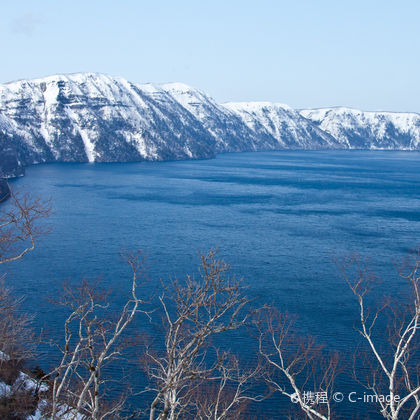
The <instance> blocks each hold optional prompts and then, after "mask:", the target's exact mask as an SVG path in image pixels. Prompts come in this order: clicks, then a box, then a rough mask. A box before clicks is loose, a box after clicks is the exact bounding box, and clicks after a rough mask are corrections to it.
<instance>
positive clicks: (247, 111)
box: [0, 73, 420, 178]
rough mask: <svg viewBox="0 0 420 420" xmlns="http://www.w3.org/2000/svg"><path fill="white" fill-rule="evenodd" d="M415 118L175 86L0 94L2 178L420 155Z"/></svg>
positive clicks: (53, 81) (69, 86) (97, 81)
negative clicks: (79, 168)
mask: <svg viewBox="0 0 420 420" xmlns="http://www.w3.org/2000/svg"><path fill="white" fill-rule="evenodd" d="M419 120H420V116H419V115H418V114H409V113H406V114H403V113H387V112H363V111H357V110H352V109H349V108H328V109H317V110H302V111H300V112H299V111H296V110H294V109H292V108H290V107H289V106H287V105H283V104H277V103H269V102H243V103H227V104H224V105H220V104H218V103H216V102H215V101H214V100H213V99H212V98H211V97H210V96H208V95H207V94H205V93H204V92H202V91H200V90H198V89H194V88H192V87H190V86H187V85H185V84H182V83H169V84H162V85H154V84H135V83H130V82H128V81H127V80H125V79H123V78H120V77H112V76H107V75H103V74H96V73H77V74H70V75H56V76H50V77H45V78H42V79H35V80H21V81H17V82H12V83H7V84H4V85H0V178H1V175H2V174H3V175H6V176H18V175H22V173H23V168H24V167H25V166H27V165H29V164H33V163H40V162H55V161H59V162H126V161H142V160H174V159H194V158H210V157H214V156H215V154H216V153H220V152H240V151H254V150H281V149H325V148H328V149H331V148H362V149H407V150H418V149H420V122H419Z"/></svg>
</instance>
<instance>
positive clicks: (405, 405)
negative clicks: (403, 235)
mask: <svg viewBox="0 0 420 420" xmlns="http://www.w3.org/2000/svg"><path fill="white" fill-rule="evenodd" d="M419 268H420V254H419V252H414V253H412V254H411V256H410V260H409V261H408V263H407V264H404V265H403V266H402V267H401V269H400V276H401V277H402V278H403V279H405V280H406V281H407V283H408V284H409V285H410V286H411V293H410V295H409V297H408V298H407V299H405V301H403V302H402V301H401V300H394V301H393V300H391V299H385V301H384V302H383V303H382V304H380V305H378V306H376V307H374V308H373V309H372V308H371V305H370V304H369V301H368V299H367V298H368V294H369V292H370V291H371V290H372V289H376V290H378V287H380V286H379V284H378V283H377V282H376V281H375V277H374V276H373V275H372V273H371V272H370V270H369V267H368V264H367V262H366V261H364V260H363V259H361V258H360V257H358V256H353V257H350V258H348V259H347V260H346V261H344V263H343V264H341V270H342V273H343V276H344V278H345V280H346V282H347V284H348V285H349V287H350V289H351V291H352V292H353V294H354V295H355V296H356V298H357V302H358V306H359V316H360V324H359V328H358V329H357V331H358V332H359V333H360V335H361V336H362V337H363V339H364V341H365V343H366V344H367V350H366V351H365V352H363V353H362V352H361V351H360V350H359V352H358V354H357V355H356V357H355V363H354V367H353V375H354V378H355V379H356V380H357V381H358V383H359V384H361V385H362V386H364V387H365V388H366V389H367V390H369V391H370V392H371V393H372V394H373V395H374V396H375V398H374V400H373V402H376V403H377V404H378V405H379V411H380V413H381V414H382V416H383V417H385V418H386V419H390V420H397V419H409V420H414V419H417V418H418V416H419V415H420V380H419V378H420V352H419V344H420V340H419V329H420V284H419V280H420V273H419ZM384 342H385V343H384ZM360 362H361V363H360ZM360 364H362V365H363V367H364V368H363V367H360Z"/></svg>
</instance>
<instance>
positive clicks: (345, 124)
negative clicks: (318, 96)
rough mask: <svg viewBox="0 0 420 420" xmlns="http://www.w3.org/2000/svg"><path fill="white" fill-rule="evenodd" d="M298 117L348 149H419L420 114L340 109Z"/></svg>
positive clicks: (313, 110) (314, 110) (303, 113)
mask: <svg viewBox="0 0 420 420" xmlns="http://www.w3.org/2000/svg"><path fill="white" fill-rule="evenodd" d="M301 115H303V116H304V117H305V118H308V119H310V120H311V121H313V122H314V123H315V124H317V125H318V127H319V128H321V129H322V130H324V131H325V132H327V133H329V134H331V135H332V136H333V137H334V138H336V139H337V141H338V142H340V143H341V144H343V145H344V146H345V147H347V148H350V149H355V148H358V149H403V150H418V149H419V148H420V115H419V114H415V113H402V112H401V113H400V112H371V111H360V110H357V109H351V108H345V107H339V108H322V109H307V110H302V111H301Z"/></svg>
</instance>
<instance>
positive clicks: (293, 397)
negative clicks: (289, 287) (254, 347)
mask: <svg viewBox="0 0 420 420" xmlns="http://www.w3.org/2000/svg"><path fill="white" fill-rule="evenodd" d="M256 325H257V328H258V331H259V338H258V342H259V353H260V355H261V356H262V357H263V358H264V360H265V361H266V363H267V373H266V376H265V381H266V383H267V384H268V386H269V387H271V388H272V389H273V391H277V392H280V393H281V394H282V395H284V396H286V397H287V398H288V399H289V401H291V402H293V403H295V405H296V406H297V407H299V408H300V409H301V410H302V411H303V412H304V414H305V416H306V417H307V418H309V419H322V420H329V419H331V418H332V410H331V398H332V395H331V390H332V389H333V386H334V381H335V378H336V376H337V373H338V355H337V353H334V354H332V355H327V354H324V353H323V348H322V346H319V345H317V344H316V342H315V340H314V339H313V338H311V337H308V338H301V337H299V336H298V335H296V333H295V332H294V325H295V319H294V318H293V317H291V316H290V315H287V314H282V313H280V312H278V311H276V310H275V309H270V308H268V309H265V310H263V311H261V312H260V313H259V316H258V317H257V319H256Z"/></svg>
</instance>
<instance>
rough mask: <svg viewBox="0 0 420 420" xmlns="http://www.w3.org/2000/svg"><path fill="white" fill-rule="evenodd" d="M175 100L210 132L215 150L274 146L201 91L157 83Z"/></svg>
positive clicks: (239, 150) (270, 138) (272, 142)
mask: <svg viewBox="0 0 420 420" xmlns="http://www.w3.org/2000/svg"><path fill="white" fill-rule="evenodd" d="M161 87H162V89H164V90H165V91H166V92H168V93H169V94H170V95H171V96H172V97H173V98H174V99H175V100H176V101H178V102H179V103H180V104H181V105H182V106H183V107H184V108H185V109H187V110H188V111H189V112H191V114H193V115H194V117H195V118H197V119H198V120H199V121H200V123H201V124H202V125H203V127H204V128H205V129H207V130H208V131H209V133H210V134H211V135H213V136H214V138H215V141H216V152H243V151H253V150H272V149H276V148H278V144H277V142H276V140H275V139H274V138H272V137H270V136H268V137H267V136H266V137H262V136H259V135H258V134H257V133H255V131H254V130H252V129H251V128H250V127H248V126H247V125H246V124H243V121H242V119H241V117H240V115H238V114H237V113H235V112H233V111H232V110H230V109H229V108H227V107H225V106H222V105H219V104H217V103H216V102H215V101H214V99H212V98H211V97H210V96H208V95H206V94H205V93H204V92H202V91H200V90H198V89H194V88H191V87H190V86H188V85H185V84H183V83H168V84H164V85H161Z"/></svg>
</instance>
